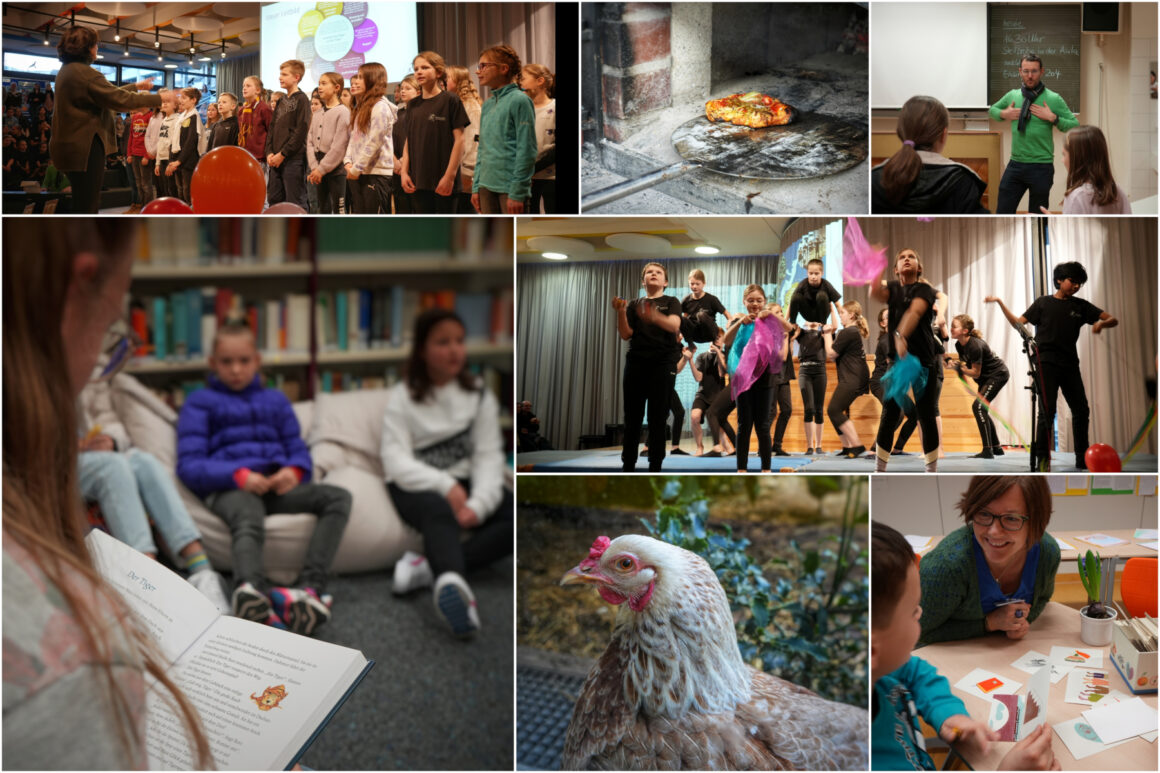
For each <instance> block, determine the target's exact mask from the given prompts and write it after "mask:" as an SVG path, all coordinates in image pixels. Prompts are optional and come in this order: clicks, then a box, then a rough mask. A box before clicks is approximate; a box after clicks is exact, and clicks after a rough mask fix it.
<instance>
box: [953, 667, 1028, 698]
mask: <svg viewBox="0 0 1160 773" xmlns="http://www.w3.org/2000/svg"><path fill="white" fill-rule="evenodd" d="M1022 686H1023V683H1022V682H1016V681H1015V680H1014V679H1005V678H1004V677H1001V676H999V675H998V674H996V673H993V672H991V671H987V670H986V669H983V668H976V669H975V670H974V671H972V672H971V673H969V674H967V675H966V676H964V677H963V678H962V679H960V680H959V681H957V682H955V687H957V688H959V689H960V690H962V691H963V692H965V693H967V694H968V695H973V696H975V697H976V698H980V699H982V700H985V701H989V700H991V697H992V696H993V695H995V694H997V693H1001V692H1002V693H1016V692H1019V688H1020V687H1022Z"/></svg>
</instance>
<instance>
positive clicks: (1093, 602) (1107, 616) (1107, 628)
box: [1076, 550, 1116, 647]
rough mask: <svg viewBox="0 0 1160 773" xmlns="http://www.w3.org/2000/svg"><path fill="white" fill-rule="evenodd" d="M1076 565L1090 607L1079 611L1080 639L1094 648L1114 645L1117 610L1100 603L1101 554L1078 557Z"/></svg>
mask: <svg viewBox="0 0 1160 773" xmlns="http://www.w3.org/2000/svg"><path fill="white" fill-rule="evenodd" d="M1076 563H1077V564H1078V565H1079V580H1080V582H1082V583H1083V589H1084V590H1085V591H1087V597H1088V605H1087V606H1086V607H1084V608H1083V609H1081V610H1080V611H1079V638H1080V639H1082V640H1083V643H1084V644H1090V645H1091V646H1093V647H1104V646H1107V645H1109V644H1111V643H1112V623H1113V622H1115V619H1116V610H1114V609H1111V608H1109V607H1106V606H1104V604H1103V602H1101V601H1100V580H1101V572H1100V554H1099V553H1094V552H1092V551H1090V550H1089V551H1088V552H1087V554H1086V555H1082V556H1077V557H1076Z"/></svg>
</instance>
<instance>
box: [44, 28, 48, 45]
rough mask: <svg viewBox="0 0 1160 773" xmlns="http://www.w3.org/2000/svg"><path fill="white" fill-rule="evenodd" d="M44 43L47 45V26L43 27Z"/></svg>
mask: <svg viewBox="0 0 1160 773" xmlns="http://www.w3.org/2000/svg"><path fill="white" fill-rule="evenodd" d="M44 45H46V46H47V45H48V27H45V28H44Z"/></svg>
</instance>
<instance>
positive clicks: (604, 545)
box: [588, 536, 612, 558]
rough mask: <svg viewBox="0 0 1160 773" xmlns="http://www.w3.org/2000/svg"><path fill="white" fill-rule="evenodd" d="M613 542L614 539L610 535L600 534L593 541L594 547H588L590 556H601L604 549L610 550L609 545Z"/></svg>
mask: <svg viewBox="0 0 1160 773" xmlns="http://www.w3.org/2000/svg"><path fill="white" fill-rule="evenodd" d="M611 544H612V540H611V539H609V538H608V537H604V536H600V537H597V538H596V539H595V540H594V541H593V542H592V547H591V548H589V549H588V557H589V558H600V557H601V556H602V555H604V551H605V550H608V546H609V545H611Z"/></svg>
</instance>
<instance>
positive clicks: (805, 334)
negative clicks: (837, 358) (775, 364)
mask: <svg viewBox="0 0 1160 773" xmlns="http://www.w3.org/2000/svg"><path fill="white" fill-rule="evenodd" d="M798 388H799V389H800V390H801V393H802V421H804V422H805V431H806V455H807V456H808V455H810V454H820V453H822V422H823V410H822V407H823V405H824V403H825V399H826V344H825V342H824V341H823V340H822V325H821V324H820V323H818V322H807V323H805V324H804V325H802V326H801V332H800V333H799V334H798Z"/></svg>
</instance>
